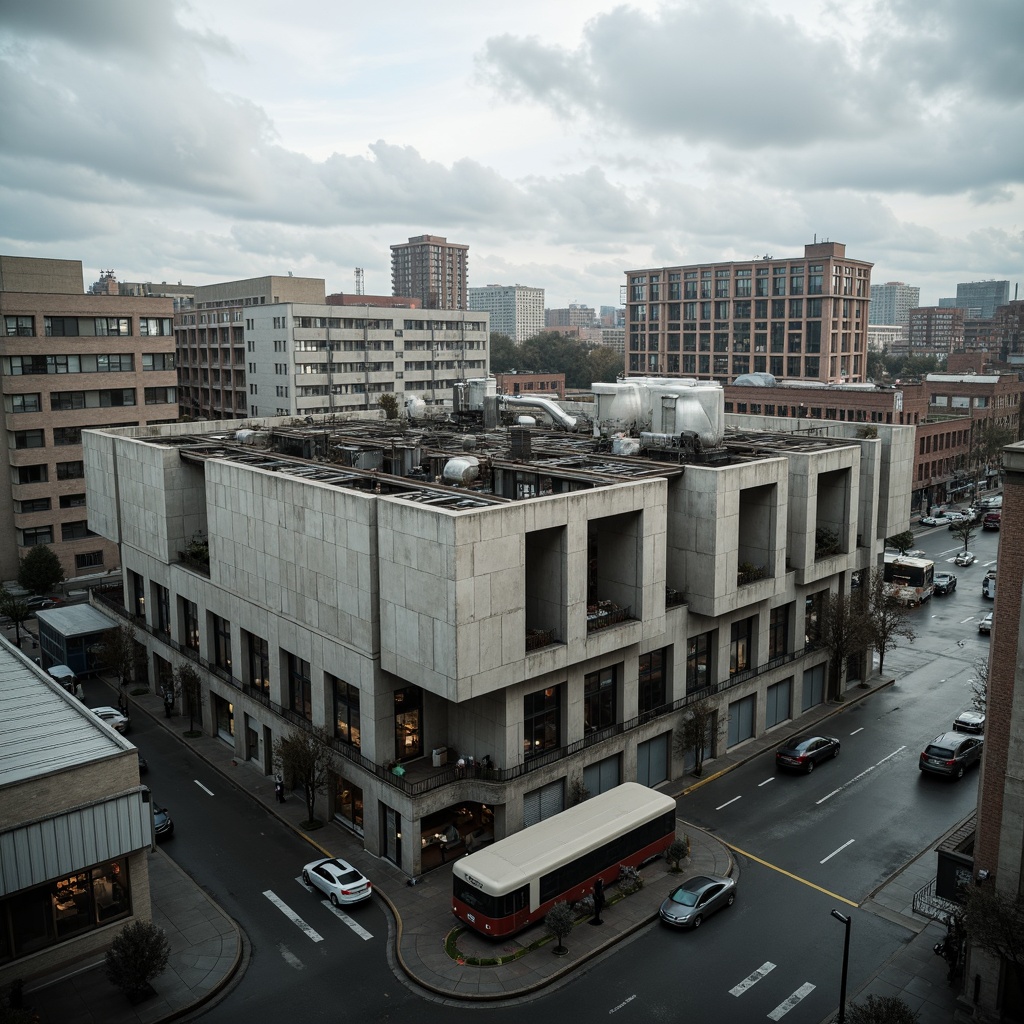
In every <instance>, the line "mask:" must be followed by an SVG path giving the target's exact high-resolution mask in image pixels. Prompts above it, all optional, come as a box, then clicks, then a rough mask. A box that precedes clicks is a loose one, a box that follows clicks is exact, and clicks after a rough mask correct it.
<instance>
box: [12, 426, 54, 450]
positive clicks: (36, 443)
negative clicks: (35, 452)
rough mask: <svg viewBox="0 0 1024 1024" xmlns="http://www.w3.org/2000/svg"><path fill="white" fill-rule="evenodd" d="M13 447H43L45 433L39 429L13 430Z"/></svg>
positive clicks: (44, 444) (44, 445)
mask: <svg viewBox="0 0 1024 1024" xmlns="http://www.w3.org/2000/svg"><path fill="white" fill-rule="evenodd" d="M14 447H15V448H45V447H46V434H45V433H44V432H43V430H42V429H41V428H40V429H39V430H16V431H15V432H14Z"/></svg>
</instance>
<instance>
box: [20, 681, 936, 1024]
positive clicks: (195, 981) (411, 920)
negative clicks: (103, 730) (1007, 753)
mask: <svg viewBox="0 0 1024 1024" xmlns="http://www.w3.org/2000/svg"><path fill="white" fill-rule="evenodd" d="M891 682H892V680H891V679H883V678H881V677H875V678H874V679H872V680H871V681H870V682H869V684H868V685H867V686H866V687H860V686H854V687H853V688H851V689H850V690H849V691H848V693H847V699H846V701H845V702H844V703H832V704H826V705H822V706H819V707H817V708H815V709H813V710H812V711H810V712H807V713H805V714H804V715H801V716H800V717H799V718H797V719H795V720H794V721H793V723H792V732H793V733H797V732H806V731H813V730H814V729H816V728H818V727H819V725H820V723H822V722H823V721H825V720H827V719H828V718H831V717H832V716H833V715H836V714H838V713H840V712H841V711H842V710H843V709H844V708H846V707H848V706H850V705H851V704H853V703H856V702H857V701H859V700H861V699H863V698H864V697H867V696H869V695H871V694H872V693H875V692H877V691H878V690H879V689H881V688H883V687H885V686H887V685H889V684H890V683H891ZM131 701H132V713H133V714H135V715H140V714H148V715H149V716H150V717H151V718H152V719H153V720H154V721H155V722H156V723H158V724H160V725H161V726H162V727H164V728H166V729H167V730H168V731H169V732H171V733H172V734H173V735H175V736H177V737H178V738H179V739H180V740H181V742H182V743H187V744H188V745H189V746H190V747H191V748H192V749H193V750H194V751H195V752H196V753H197V754H198V755H199V756H200V757H202V758H204V759H205V760H206V761H207V762H208V763H209V764H210V766H211V767H212V768H214V769H215V770H217V771H218V772H220V773H221V774H222V775H223V776H224V777H225V778H226V779H228V780H229V781H230V782H232V783H233V784H234V785H235V786H237V787H238V788H239V789H240V790H242V791H243V792H245V793H248V794H249V795H250V796H251V797H252V798H253V799H254V800H256V801H258V802H260V803H261V804H263V806H264V808H265V809H266V810H267V812H268V813H270V814H273V815H275V816H276V817H278V818H279V819H280V820H281V821H282V822H284V823H285V824H286V825H287V826H289V827H290V828H292V829H293V830H294V831H295V832H296V833H297V834H299V835H301V836H302V837H303V838H304V839H305V840H306V841H307V842H309V843H310V845H311V846H312V847H314V848H315V849H317V850H319V851H322V852H323V853H324V854H325V855H329V856H341V857H344V858H345V859H346V860H349V861H351V862H352V863H353V864H355V865H356V866H357V867H358V868H359V869H360V870H361V871H363V872H364V873H365V874H366V875H367V876H368V877H369V878H371V879H372V880H373V883H374V888H375V890H376V892H377V895H378V896H379V897H380V898H381V899H382V901H383V902H384V904H385V905H386V906H387V908H388V909H389V910H390V911H391V914H392V915H393V917H394V921H395V931H394V933H393V934H394V962H395V963H396V964H397V966H398V967H400V969H401V970H402V972H403V973H404V974H405V975H406V976H407V977H408V978H409V979H410V980H411V981H412V982H414V983H415V984H416V985H417V986H418V987H419V988H421V989H422V990H425V991H426V992H429V993H432V994H433V995H434V996H436V997H438V998H441V999H444V1000H454V1001H495V1000H504V999H513V998H515V997H517V996H522V995H524V994H526V993H528V992H531V991H535V990H537V989H539V988H542V987H544V986H546V985H549V984H552V983H555V982H557V981H558V980H559V979H560V978H563V977H565V976H566V975H569V974H571V973H572V972H573V971H574V970H575V969H577V968H578V967H579V966H580V965H581V964H583V963H585V962H586V961H588V960H591V959H593V958H594V957H597V956H599V955H600V954H602V953H604V952H606V951H607V950H609V949H610V948H611V947H613V946H614V945H615V944H616V943H617V942H620V941H622V940H623V939H624V938H626V937H627V936H628V935H630V934H632V933H633V932H635V931H637V930H638V929H640V928H642V927H644V926H645V925H647V924H649V923H650V922H652V921H654V920H656V919H657V915H658V908H659V906H660V905H661V902H662V900H663V899H664V898H665V896H666V895H667V894H668V892H669V890H670V889H671V888H672V885H673V883H674V882H676V881H678V880H679V879H681V878H684V877H687V876H689V875H692V874H698V873H703V872H707V873H712V874H735V871H736V865H735V862H734V860H733V857H732V855H731V853H730V852H729V850H728V849H727V847H726V846H725V845H724V844H723V843H721V842H720V841H719V840H717V839H715V838H714V837H712V836H711V835H709V834H707V833H705V832H702V831H701V830H700V829H698V828H694V827H691V826H688V825H687V824H686V823H685V822H683V823H681V825H680V832H681V833H683V832H685V833H686V834H688V835H689V837H690V842H691V856H690V858H689V861H688V862H687V863H686V865H685V867H684V874H683V875H672V874H671V873H670V872H669V870H668V866H667V865H666V863H665V862H664V861H663V860H658V861H655V862H654V863H652V864H650V865H648V866H646V867H645V868H644V869H643V871H642V876H643V879H644V887H643V889H641V890H640V891H639V892H638V893H635V894H633V895H631V896H626V897H624V898H622V899H620V900H617V901H616V902H614V903H613V902H612V900H614V899H615V897H616V895H617V894H616V892H615V887H614V886H610V887H609V890H608V898H609V906H607V907H606V908H605V910H604V912H603V914H602V918H603V924H601V925H599V926H589V925H588V924H587V923H586V922H581V923H580V924H578V925H577V926H576V927H575V928H574V929H573V931H572V933H571V934H570V935H569V936H567V937H566V939H565V945H566V946H567V947H568V950H569V952H568V954H567V955H566V956H564V957H556V956H554V955H552V952H551V950H552V949H553V946H554V943H553V942H550V943H548V944H546V945H544V946H541V947H540V948H539V949H535V950H530V951H528V952H525V953H524V954H523V955H522V956H520V957H519V958H517V959H514V960H512V961H510V962H509V963H505V964H502V965H500V966H498V965H494V966H490V965H489V966H476V965H473V964H471V963H468V962H467V960H469V959H473V958H496V957H505V956H509V955H512V954H513V953H515V952H516V951H517V950H520V949H525V948H526V947H528V946H529V945H530V944H531V943H532V942H533V941H535V940H536V939H539V938H541V937H543V935H544V934H545V930H544V927H543V925H542V924H538V925H535V926H533V927H532V928H530V929H527V930H526V931H525V932H523V933H521V934H520V935H517V936H515V937H513V938H512V939H509V940H507V941H505V942H502V943H492V942H489V941H487V940H485V939H483V938H482V937H478V936H476V935H474V934H472V933H470V932H462V933H461V934H460V935H459V936H458V938H457V940H456V945H457V949H458V953H459V957H458V958H456V959H453V958H452V957H451V956H449V955H448V953H447V952H446V950H445V938H446V936H448V935H449V933H451V932H452V930H453V928H454V927H455V925H456V922H455V919H454V918H453V917H452V913H451V906H450V897H451V865H450V864H449V865H446V866H442V867H440V868H437V869H435V870H433V871H430V872H428V873H426V874H425V875H422V876H421V877H420V878H419V879H418V880H417V884H416V885H410V884H409V880H408V878H407V876H406V875H405V874H403V873H402V872H401V871H400V870H399V869H398V868H397V867H396V866H395V865H393V864H391V863H390V862H388V861H386V860H383V859H381V858H378V857H375V856H373V855H370V854H367V853H366V852H365V851H364V850H363V849H362V848H361V845H360V844H359V842H358V841H357V840H356V838H355V837H353V836H351V835H350V834H349V833H348V832H347V831H345V830H344V829H342V828H341V827H340V826H338V825H335V824H333V823H329V824H328V825H327V826H325V827H324V828H323V829H321V830H318V831H317V832H315V833H313V834H312V835H308V834H306V833H304V832H303V831H302V829H301V828H300V822H301V821H302V820H303V819H304V818H305V806H304V804H303V801H302V800H301V799H300V798H299V797H298V796H297V795H290V796H289V797H288V799H287V800H286V801H285V803H283V804H279V803H277V802H276V799H275V794H274V783H273V779H272V778H271V777H267V776H264V775H262V774H261V773H260V772H259V771H258V770H257V769H256V768H255V767H254V766H252V765H250V764H247V763H245V762H241V761H239V760H237V759H236V758H235V757H234V756H233V751H232V749H231V748H230V747H228V746H227V745H226V744H225V743H224V742H223V741H222V740H220V739H217V738H216V737H212V736H201V737H198V738H196V739H191V740H185V739H184V738H183V736H182V732H183V729H184V728H185V724H183V720H182V719H181V718H180V717H177V716H176V717H174V718H172V719H167V718H165V717H164V713H163V705H162V702H161V700H160V698H159V697H158V696H156V695H155V694H146V695H143V696H140V697H136V698H131ZM779 740H780V737H779V736H778V735H773V736H771V737H761V738H759V739H757V740H754V741H751V742H750V743H748V744H745V745H744V746H743V747H742V749H741V750H738V751H735V752H733V753H731V754H726V755H725V756H722V757H719V758H716V759H715V760H714V761H709V762H706V768H707V770H708V774H707V775H706V776H705V777H704V778H702V779H700V780H696V779H694V778H693V777H692V776H687V777H685V778H682V779H678V780H676V781H675V783H674V784H673V785H672V786H671V787H669V789H668V791H669V793H670V795H674V796H680V795H683V794H685V793H686V792H690V791H692V790H693V789H696V788H698V787H699V786H702V785H706V784H707V783H708V782H710V781H712V780H713V779H715V778H717V777H719V776H720V775H722V774H724V773H725V772H727V771H730V770H731V769H732V768H734V767H737V766H738V765H740V764H743V763H745V762H747V761H749V760H751V759H753V758H754V757H757V756H759V755H760V754H762V753H764V752H766V751H767V750H770V749H772V748H774V747H775V746H776V745H777V744H778V743H779ZM933 846H934V844H933ZM932 848H933V847H930V848H929V850H928V851H926V852H925V853H923V854H922V855H921V856H920V857H919V858H917V859H916V860H915V861H913V862H912V863H911V864H910V865H907V866H906V867H905V868H904V869H903V870H902V871H901V872H900V873H899V874H898V875H897V876H895V877H894V878H893V879H891V880H889V882H887V883H886V885H885V886H883V887H882V888H881V889H880V890H879V891H878V892H877V893H874V894H872V897H871V898H870V899H869V900H867V901H865V903H864V907H863V909H865V910H867V911H869V912H873V913H879V914H882V915H883V916H886V917H887V918H889V919H891V920H892V919H895V920H898V921H899V923H901V924H903V925H904V926H905V927H907V928H908V929H910V930H911V931H913V932H915V936H914V938H913V939H912V940H911V941H910V942H908V944H907V945H906V947H904V949H902V950H901V951H900V952H899V953H898V954H897V955H896V956H895V957H894V958H893V959H892V960H891V961H890V962H889V963H888V964H886V965H885V966H884V967H883V968H881V969H880V970H879V972H878V973H877V975H876V976H875V978H873V979H872V981H871V983H870V984H869V985H868V986H866V987H865V989H864V991H863V992H861V993H856V994H853V996H852V997H853V998H858V997H860V998H862V997H863V996H864V995H866V994H867V993H868V992H875V993H879V994H897V993H898V994H900V995H901V996H902V997H903V998H904V999H906V1000H907V1001H908V1002H910V1003H911V1005H913V1006H915V1008H919V1009H921V1010H922V1017H921V1022H920V1024H949V1022H950V1021H951V1020H952V1019H953V1012H954V1008H955V1006H956V999H955V995H956V993H955V992H954V990H953V989H950V988H949V987H948V986H947V984H946V979H945V967H946V965H945V963H944V962H943V961H942V960H941V958H939V957H937V956H935V954H934V953H933V952H932V946H933V945H934V943H935V942H937V941H939V938H941V936H942V934H943V929H942V928H941V927H940V926H938V925H936V924H934V923H931V922H929V921H928V920H927V919H924V918H921V917H915V916H914V915H913V912H912V909H911V906H910V904H911V901H912V899H913V893H914V891H916V889H917V888H920V886H921V885H924V884H925V882H927V881H928V880H929V878H931V877H933V876H934V857H933V854H932V853H931V852H930V850H931V849H932ZM150 863H151V871H152V872H153V907H154V918H155V920H157V922H158V923H160V924H161V925H162V926H163V927H164V928H166V929H167V931H168V934H169V936H173V937H174V942H175V943H178V942H180V948H178V946H177V945H176V952H175V956H176V958H177V959H176V960H175V965H174V969H173V972H172V971H168V972H167V974H165V975H164V976H161V978H158V979H157V981H156V982H155V983H154V988H156V989H157V990H158V992H159V994H160V997H161V998H160V1004H159V1006H157V1004H156V1002H155V1001H151V1002H150V1003H149V1004H142V1006H141V1007H139V1008H138V1011H136V1010H135V1009H131V1010H129V1009H128V1008H126V1009H125V1012H124V1014H123V1016H120V1017H112V1016H111V1015H110V1014H109V1013H108V1012H106V1011H107V1007H108V1006H109V1004H110V998H109V997H110V988H109V985H108V983H107V982H106V979H105V977H104V976H103V973H102V969H100V970H93V971H91V972H87V973H86V974H83V975H78V976H76V977H73V978H68V977H63V978H52V979H47V980H46V981H45V983H43V984H40V983H39V982H37V983H36V984H35V985H30V986H28V987H27V989H26V1003H27V1004H31V1005H34V1006H35V1007H36V1008H37V1009H38V1010H39V1011H40V1012H41V1013H42V1022H43V1024H58V1022H60V1024H78V1022H89V1024H92V1022H94V1021H96V1022H97V1024H98V1021H99V1020H100V1019H101V1018H98V1017H95V1016H93V1015H91V1011H90V1007H95V1006H102V1007H103V1008H104V1011H105V1012H104V1013H103V1015H102V1020H104V1021H112V1022H113V1024H121V1022H122V1021H124V1022H130V1024H134V1022H136V1021H139V1022H147V1024H149V1022H154V1021H158V1020H166V1019H169V1018H170V1017H172V1016H175V1017H178V1016H181V1015H182V1014H183V1013H186V1012H188V1008H189V1007H190V1006H192V1005H194V1004H195V1002H196V1001H197V1000H201V999H209V998H211V997H212V996H213V995H214V994H216V992H217V991H219V990H220V989H221V988H223V987H224V986H226V985H227V983H228V982H229V980H230V978H231V977H232V975H233V974H234V972H235V971H236V970H237V968H238V966H239V964H240V962H241V959H242V941H241V938H240V936H238V933H237V930H235V931H234V935H235V940H234V945H232V940H231V937H230V936H229V935H227V934H225V933H224V930H223V928H222V927H221V925H220V924H219V923H218V924H217V926H216V927H214V925H213V923H212V922H214V921H217V915H219V918H221V919H223V921H227V918H226V917H225V915H223V914H222V913H221V912H220V911H216V913H215V914H211V911H210V906H211V904H210V901H209V900H208V898H207V897H206V896H205V894H204V893H203V892H202V890H201V889H199V887H198V886H196V885H195V883H194V882H192V881H191V879H189V878H188V877H187V876H184V875H181V874H180V872H179V877H177V878H175V879H174V889H173V894H172V892H171V891H170V889H169V888H168V887H167V886H166V885H165V886H161V885H160V884H158V880H159V879H160V878H161V876H163V878H164V879H166V878H169V877H171V874H170V873H171V872H172V871H179V869H177V868H176V866H175V865H173V862H171V861H170V860H169V858H167V857H165V856H164V855H163V854H161V853H157V854H155V855H152V856H151V858H150ZM158 865H159V866H158ZM182 880H184V881H185V882H186V883H187V884H186V885H184V886H183V885H182ZM186 890H187V893H188V895H186V894H185V893H186ZM193 890H194V895H193ZM204 928H212V929H213V931H215V932H216V934H217V935H218V936H219V939H216V938H215V937H214V935H213V934H206V933H205V932H204V930H203V929H204ZM233 928H234V926H232V929H233ZM218 941H219V943H220V947H219V948H217V950H216V952H214V951H213V948H212V947H213V946H214V944H215V943H216V942H218ZM193 943H194V945H192V944H193ZM389 955H390V954H389ZM190 956H191V957H192V958H193V962H192V963H189V962H188V957H190ZM172 973H173V977H172ZM218 975H219V977H218ZM44 986H45V987H44ZM90 986H100V987H102V989H103V991H102V992H99V991H98V990H97V989H95V988H90ZM925 1009H927V1010H928V1011H929V1012H930V1013H932V1016H927V1015H926V1013H925V1012H924V1010H925Z"/></svg>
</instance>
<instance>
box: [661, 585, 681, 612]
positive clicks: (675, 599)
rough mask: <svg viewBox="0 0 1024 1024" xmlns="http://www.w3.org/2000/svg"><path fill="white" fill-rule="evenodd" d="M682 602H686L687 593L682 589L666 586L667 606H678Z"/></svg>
mask: <svg viewBox="0 0 1024 1024" xmlns="http://www.w3.org/2000/svg"><path fill="white" fill-rule="evenodd" d="M681 604H686V595H685V594H684V593H683V592H682V591H681V590H673V589H672V588H671V587H666V588H665V607H666V608H676V607H678V606H679V605H681Z"/></svg>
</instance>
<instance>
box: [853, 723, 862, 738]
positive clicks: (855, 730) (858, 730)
mask: <svg viewBox="0 0 1024 1024" xmlns="http://www.w3.org/2000/svg"><path fill="white" fill-rule="evenodd" d="M863 731H864V726H863V725H862V726H861V727H860V728H859V729H854V730H853V732H851V733H850V735H851V736H856V735H857V733H859V732H863Z"/></svg>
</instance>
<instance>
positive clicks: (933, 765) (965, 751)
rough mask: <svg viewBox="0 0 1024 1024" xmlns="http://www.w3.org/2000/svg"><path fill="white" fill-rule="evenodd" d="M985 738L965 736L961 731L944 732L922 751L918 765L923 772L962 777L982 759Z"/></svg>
mask: <svg viewBox="0 0 1024 1024" xmlns="http://www.w3.org/2000/svg"><path fill="white" fill-rule="evenodd" d="M984 742H985V741H984V740H983V739H982V738H981V737H980V736H964V735H962V734H961V733H959V732H944V733H943V734H942V735H941V736H936V737H935V739H933V740H932V741H931V743H929V744H928V746H927V747H925V748H924V750H922V751H921V759H920V761H918V764H917V767H918V768H919V769H920V770H921V771H923V772H933V773H934V774H936V775H945V776H947V777H948V778H951V779H962V778H963V776H964V772H965V771H967V769H968V768H970V767H971V765H972V764H977V763H978V762H979V761H980V760H981V751H982V748H983V746H984Z"/></svg>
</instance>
